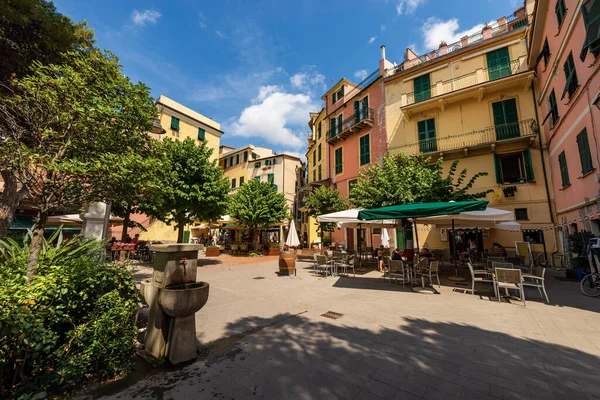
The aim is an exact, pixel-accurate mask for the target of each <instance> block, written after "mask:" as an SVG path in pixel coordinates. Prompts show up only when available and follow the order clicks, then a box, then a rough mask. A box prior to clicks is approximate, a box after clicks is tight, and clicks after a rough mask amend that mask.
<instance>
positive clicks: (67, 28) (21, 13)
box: [0, 0, 94, 237]
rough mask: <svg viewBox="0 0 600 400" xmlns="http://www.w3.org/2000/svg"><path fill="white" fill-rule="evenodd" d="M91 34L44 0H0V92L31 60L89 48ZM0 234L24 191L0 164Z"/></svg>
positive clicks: (5, 91)
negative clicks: (0, 187) (0, 186)
mask: <svg viewBox="0 0 600 400" xmlns="http://www.w3.org/2000/svg"><path fill="white" fill-rule="evenodd" d="M93 36H94V33H93V31H92V30H90V29H89V28H88V27H87V24H86V23H85V22H82V23H77V24H75V23H73V22H72V21H71V20H70V19H69V18H68V17H66V16H64V15H61V14H59V13H58V12H56V8H55V7H54V5H53V4H52V3H51V2H48V1H46V0H0V60H2V62H0V95H1V94H10V93H11V89H10V80H11V79H13V78H15V77H17V78H21V77H22V76H24V75H26V74H27V73H29V67H30V66H31V64H32V63H33V61H38V62H41V63H43V64H51V63H52V64H58V63H62V62H63V61H64V57H63V53H65V52H67V51H69V50H78V51H85V50H89V49H91V47H92V44H93V41H94V40H93ZM0 176H1V177H2V180H3V181H4V188H3V191H2V193H0V237H2V236H4V235H5V234H6V233H7V232H8V229H9V227H10V224H11V222H12V219H13V216H14V213H15V210H16V208H17V206H18V205H19V203H20V202H21V200H22V199H23V198H24V197H25V195H26V194H27V190H26V188H25V187H23V186H20V185H19V182H17V178H16V176H14V175H13V174H12V173H11V171H10V170H9V169H6V168H4V166H3V165H1V164H0Z"/></svg>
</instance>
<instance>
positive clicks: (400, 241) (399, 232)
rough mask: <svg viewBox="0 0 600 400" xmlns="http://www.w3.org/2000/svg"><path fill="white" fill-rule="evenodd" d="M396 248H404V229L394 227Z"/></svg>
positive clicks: (402, 249)
mask: <svg viewBox="0 0 600 400" xmlns="http://www.w3.org/2000/svg"><path fill="white" fill-rule="evenodd" d="M396 248H397V249H398V250H401V251H404V249H405V248H406V245H405V242H404V229H396Z"/></svg>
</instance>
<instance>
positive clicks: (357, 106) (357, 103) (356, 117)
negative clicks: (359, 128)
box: [354, 100, 360, 124]
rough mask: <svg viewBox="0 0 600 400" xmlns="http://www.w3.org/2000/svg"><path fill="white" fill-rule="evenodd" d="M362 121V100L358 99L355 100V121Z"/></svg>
mask: <svg viewBox="0 0 600 400" xmlns="http://www.w3.org/2000/svg"><path fill="white" fill-rule="evenodd" d="M359 122H360V102H359V101H358V100H354V123H355V124H358V123H359Z"/></svg>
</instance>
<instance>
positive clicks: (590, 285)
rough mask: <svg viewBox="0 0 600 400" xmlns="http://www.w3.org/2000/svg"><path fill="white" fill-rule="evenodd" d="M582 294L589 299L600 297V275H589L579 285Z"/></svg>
mask: <svg viewBox="0 0 600 400" xmlns="http://www.w3.org/2000/svg"><path fill="white" fill-rule="evenodd" d="M579 288H580V289H581V293H583V294H584V295H586V296H588V297H598V296H600V274H596V273H594V274H588V275H586V276H584V277H583V279H582V280H581V282H580V283H579Z"/></svg>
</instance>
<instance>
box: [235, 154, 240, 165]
mask: <svg viewBox="0 0 600 400" xmlns="http://www.w3.org/2000/svg"><path fill="white" fill-rule="evenodd" d="M239 163H240V155H239V154H236V155H235V165H238V164H239Z"/></svg>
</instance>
